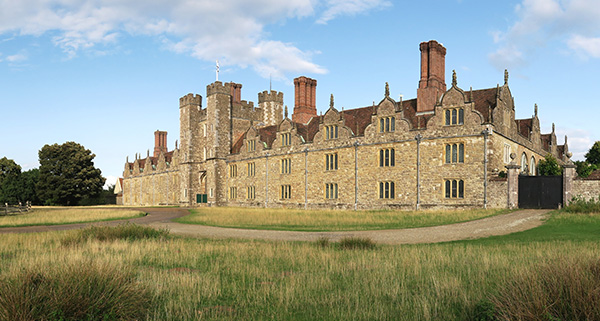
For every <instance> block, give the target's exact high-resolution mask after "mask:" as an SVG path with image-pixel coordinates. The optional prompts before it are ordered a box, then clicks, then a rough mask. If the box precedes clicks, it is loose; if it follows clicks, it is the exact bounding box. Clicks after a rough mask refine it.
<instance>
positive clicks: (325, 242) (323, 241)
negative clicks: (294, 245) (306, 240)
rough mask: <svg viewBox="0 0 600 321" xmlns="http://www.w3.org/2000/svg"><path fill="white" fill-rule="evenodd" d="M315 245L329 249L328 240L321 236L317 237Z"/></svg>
mask: <svg viewBox="0 0 600 321" xmlns="http://www.w3.org/2000/svg"><path fill="white" fill-rule="evenodd" d="M315 243H316V244H317V246H318V247H322V248H326V247H329V243H330V242H329V238H327V237H324V236H322V237H319V238H318V239H317V240H316V241H315Z"/></svg>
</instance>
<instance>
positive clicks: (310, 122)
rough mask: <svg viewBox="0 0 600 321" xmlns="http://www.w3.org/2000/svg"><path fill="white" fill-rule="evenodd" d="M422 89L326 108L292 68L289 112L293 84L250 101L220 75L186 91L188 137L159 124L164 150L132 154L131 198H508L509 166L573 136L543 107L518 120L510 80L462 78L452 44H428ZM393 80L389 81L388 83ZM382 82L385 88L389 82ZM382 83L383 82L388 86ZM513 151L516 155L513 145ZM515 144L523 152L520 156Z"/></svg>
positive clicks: (377, 202) (370, 203)
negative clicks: (483, 84)
mask: <svg viewBox="0 0 600 321" xmlns="http://www.w3.org/2000/svg"><path fill="white" fill-rule="evenodd" d="M420 51H421V76H420V79H419V83H418V89H417V97H416V98H414V99H409V100H402V99H400V101H396V100H394V99H393V98H392V97H391V96H390V94H389V88H388V86H387V84H386V85H385V91H384V94H383V99H381V100H380V101H379V102H378V103H374V104H373V105H372V106H366V107H360V108H354V109H346V110H344V109H341V110H338V109H337V108H336V107H335V106H334V100H333V95H332V96H331V101H330V103H329V109H328V110H327V111H326V112H325V114H321V115H317V109H316V99H315V97H316V95H315V93H316V87H317V81H316V80H314V79H311V78H307V77H298V78H296V79H294V85H295V96H294V98H295V104H294V109H293V113H292V115H291V118H290V117H289V116H288V111H287V106H286V107H284V104H283V93H281V92H276V91H273V90H271V91H263V92H261V93H258V106H254V104H253V103H252V102H247V101H245V100H241V88H242V85H241V84H237V83H233V82H231V83H222V82H220V81H215V82H214V83H212V84H210V85H208V86H207V87H206V96H205V100H204V102H203V99H202V96H200V95H194V94H187V95H186V96H183V97H181V98H180V99H179V120H180V133H179V146H177V142H176V143H175V149H173V150H171V151H169V150H168V149H167V133H166V132H163V131H156V132H155V133H154V135H155V147H154V152H153V154H152V155H150V152H148V155H147V156H146V158H141V157H139V156H137V155H136V159H135V160H134V161H133V162H129V160H128V161H127V162H126V163H125V169H124V172H123V186H122V189H123V196H122V203H123V204H124V205H181V206H206V205H212V206H225V205H227V206H254V207H289V208H350V209H352V208H354V209H371V208H402V209H415V208H416V209H419V208H432V207H438V208H456V207H508V206H509V204H508V203H507V184H506V180H505V179H504V180H503V179H501V178H499V176H503V175H501V173H502V172H503V171H506V168H505V166H506V165H508V164H509V163H511V161H512V166H513V167H514V165H519V166H520V167H519V171H520V172H521V174H526V175H536V167H537V164H538V162H539V161H540V160H541V159H542V158H544V156H545V155H547V154H548V153H550V154H552V155H554V157H556V158H557V159H558V160H559V162H560V163H561V164H562V163H564V162H567V161H568V159H567V158H566V156H565V155H566V154H567V152H568V147H567V143H566V137H565V143H564V144H563V145H558V144H557V141H556V136H555V133H554V125H552V132H550V133H547V134H542V133H541V132H540V122H539V119H538V110H537V106H535V107H534V110H533V115H532V117H531V118H528V119H515V105H514V99H513V97H512V95H511V92H510V88H509V86H508V73H507V72H506V71H505V73H504V82H503V84H502V85H499V84H498V85H496V86H493V87H491V88H486V89H478V90H473V89H472V88H471V89H468V90H466V89H462V88H460V87H459V86H458V83H457V77H456V74H455V73H454V72H453V74H452V80H451V84H450V88H447V85H446V77H445V55H446V48H444V46H442V45H441V44H440V43H438V42H436V41H435V40H431V41H428V42H423V43H421V44H420ZM382 87H383V85H382ZM382 89H383V88H382ZM382 91H383V90H382ZM511 154H513V155H512V156H513V157H512V158H511V157H510V155H511ZM515 155H516V158H515V157H514V156H515Z"/></svg>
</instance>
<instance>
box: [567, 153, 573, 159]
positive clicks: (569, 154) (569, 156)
mask: <svg viewBox="0 0 600 321" xmlns="http://www.w3.org/2000/svg"><path fill="white" fill-rule="evenodd" d="M565 155H566V156H567V158H571V157H573V153H571V152H567V153H566V154H565Z"/></svg>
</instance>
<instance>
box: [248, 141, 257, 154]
mask: <svg viewBox="0 0 600 321" xmlns="http://www.w3.org/2000/svg"><path fill="white" fill-rule="evenodd" d="M246 146H248V149H247V151H248V152H249V153H251V152H254V151H256V140H255V139H248V140H247V141H246Z"/></svg>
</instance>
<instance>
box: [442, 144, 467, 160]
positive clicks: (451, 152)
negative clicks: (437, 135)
mask: <svg viewBox="0 0 600 321" xmlns="http://www.w3.org/2000/svg"><path fill="white" fill-rule="evenodd" d="M464 162H465V143H464V142H455V143H447V144H446V145H445V147H444V164H464Z"/></svg>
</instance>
